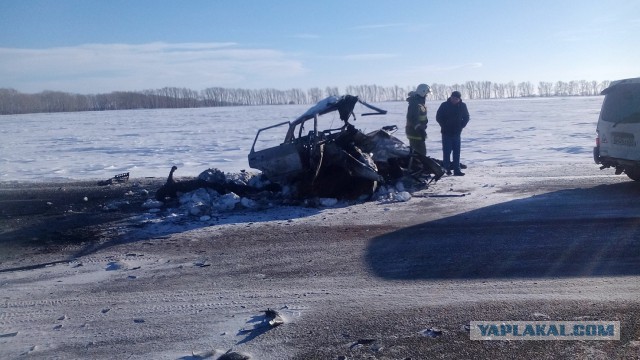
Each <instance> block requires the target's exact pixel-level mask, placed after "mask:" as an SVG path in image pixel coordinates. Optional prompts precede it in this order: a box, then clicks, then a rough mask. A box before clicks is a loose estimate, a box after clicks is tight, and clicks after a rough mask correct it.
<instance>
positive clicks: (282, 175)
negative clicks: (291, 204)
mask: <svg viewBox="0 0 640 360" xmlns="http://www.w3.org/2000/svg"><path fill="white" fill-rule="evenodd" d="M356 104H361V105H363V106H365V107H366V108H368V109H370V110H372V111H373V112H369V113H365V114H362V116H366V115H384V114H386V111H385V110H382V109H379V108H377V107H375V106H372V105H370V104H368V103H366V102H364V101H362V100H360V99H358V97H357V96H351V95H344V96H341V97H336V96H331V97H328V98H326V99H324V100H322V101H320V102H318V103H317V104H316V105H315V106H313V107H311V108H310V109H309V110H307V111H306V112H305V113H304V114H302V115H301V116H300V117H298V118H297V119H295V120H294V121H292V122H290V121H285V122H282V123H279V124H275V125H272V126H269V127H265V128H262V129H259V130H258V133H257V134H256V137H255V139H254V141H253V145H252V147H251V151H250V152H249V166H250V167H251V168H254V169H258V170H261V171H262V173H263V174H264V175H265V176H266V177H267V178H268V179H269V180H270V181H272V182H274V183H277V184H280V185H283V186H287V185H291V186H294V187H295V189H296V193H297V194H298V195H300V196H326V197H359V196H361V195H370V194H372V193H373V192H374V191H375V189H376V187H377V186H378V185H379V184H384V183H392V182H395V181H398V180H399V179H400V178H402V177H409V178H411V179H413V180H414V181H416V182H417V183H422V184H423V185H426V184H428V183H429V182H431V181H437V180H438V179H439V178H440V177H441V176H442V175H443V174H444V169H443V168H442V167H441V166H440V164H439V163H437V162H436V161H435V160H433V159H431V158H429V157H426V156H423V155H421V154H418V153H416V152H413V151H412V150H411V149H410V148H409V147H408V146H407V145H405V144H404V143H403V142H402V141H400V140H399V139H398V138H396V137H394V136H393V135H392V133H393V132H394V131H395V130H396V129H397V127H396V126H386V127H383V128H381V129H379V130H376V131H373V132H371V133H368V134H364V133H363V132H361V131H360V130H358V129H356V128H355V126H354V125H353V124H351V123H350V119H353V120H355V119H356V117H355V114H354V107H355V106H356ZM332 112H337V113H338V114H339V117H340V120H341V122H342V125H341V126H340V127H338V128H334V129H330V128H329V129H320V125H319V118H320V117H321V116H322V115H325V114H328V113H332ZM274 128H278V129H279V128H286V133H285V135H284V140H283V141H282V143H280V144H279V145H277V146H274V147H270V148H266V149H261V150H256V143H258V141H259V138H260V136H261V134H262V133H263V132H265V131H266V130H271V129H274Z"/></svg>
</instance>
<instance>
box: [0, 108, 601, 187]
mask: <svg viewBox="0 0 640 360" xmlns="http://www.w3.org/2000/svg"><path fill="white" fill-rule="evenodd" d="M364 100H365V101H366V99H364ZM466 102H467V104H468V107H469V111H470V113H471V122H470V123H469V126H468V127H467V129H466V130H465V131H464V132H463V145H462V160H463V162H464V163H466V164H469V165H471V166H473V167H478V166H481V165H525V166H526V165H537V164H541V163H547V164H550V163H553V164H563V163H570V164H575V163H581V162H584V163H585V164H589V165H588V166H595V164H593V160H592V158H591V151H592V148H593V145H594V143H595V140H594V138H595V127H596V122H597V119H598V113H599V111H600V106H601V104H602V97H601V96H595V97H567V98H531V99H505V100H466ZM439 103H440V102H439V101H428V102H427V106H428V111H429V113H428V115H429V121H430V125H429V128H428V137H429V139H428V141H427V148H428V152H429V155H430V156H432V157H435V158H438V159H440V158H442V155H441V147H440V133H439V131H440V129H439V127H438V124H437V123H436V122H435V113H436V110H437V108H438V106H439ZM375 105H376V106H379V107H381V108H383V109H385V110H388V114H387V115H385V116H369V117H362V116H359V114H360V113H361V112H366V111H365V110H366V109H364V108H359V107H356V111H359V110H363V111H360V112H356V117H357V120H356V121H355V123H354V124H355V125H356V127H357V128H359V129H361V130H363V131H365V132H368V131H373V130H376V129H378V128H380V127H382V126H385V125H397V126H398V128H399V131H398V133H397V134H396V135H398V137H399V138H400V139H402V140H404V141H406V138H405V136H404V130H403V128H404V121H405V120H404V118H405V111H406V103H405V102H391V103H381V104H375ZM309 107H310V105H282V106H253V107H224V108H200V109H171V110H131V111H107V112H80V113H55V114H29V115H4V116H0V122H2V128H1V129H0V181H13V180H18V181H25V180H26V181H40V180H47V181H51V180H69V179H74V180H89V179H108V178H111V177H112V176H114V175H116V174H119V173H123V172H130V175H131V177H134V178H136V177H165V176H167V174H168V172H169V169H170V168H171V166H172V165H176V166H178V168H179V170H178V172H177V173H176V175H177V176H179V177H180V176H196V175H198V174H199V173H200V172H202V171H204V170H206V169H208V168H218V169H220V170H222V171H224V172H238V171H240V170H242V169H245V170H249V165H248V162H247V155H248V153H249V150H250V149H251V146H252V144H253V139H254V137H255V134H256V132H257V130H258V129H259V128H261V127H265V126H269V125H273V124H276V123H279V122H283V121H292V120H294V119H295V118H296V117H298V116H299V115H301V114H302V113H303V112H304V111H306V110H307V109H308V108H309ZM334 114H335V113H334ZM327 116H334V115H327ZM334 125H335V126H334V127H338V126H339V125H340V120H339V119H338V118H337V116H336V118H335V120H334ZM267 134H268V135H270V136H272V140H271V141H272V143H268V144H257V146H272V145H275V144H277V143H278V142H279V141H281V140H282V139H283V137H284V130H282V131H280V132H269V133H267ZM261 139H262V138H261ZM265 139H266V138H265Z"/></svg>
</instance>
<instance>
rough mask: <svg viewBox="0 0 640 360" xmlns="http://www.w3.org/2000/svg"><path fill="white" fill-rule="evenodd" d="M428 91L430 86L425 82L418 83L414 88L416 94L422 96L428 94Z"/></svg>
mask: <svg viewBox="0 0 640 360" xmlns="http://www.w3.org/2000/svg"><path fill="white" fill-rule="evenodd" d="M430 92H431V88H430V87H429V85H427V84H420V85H418V87H417V88H416V91H415V93H416V94H418V95H420V96H422V97H425V96H427V94H429V93H430Z"/></svg>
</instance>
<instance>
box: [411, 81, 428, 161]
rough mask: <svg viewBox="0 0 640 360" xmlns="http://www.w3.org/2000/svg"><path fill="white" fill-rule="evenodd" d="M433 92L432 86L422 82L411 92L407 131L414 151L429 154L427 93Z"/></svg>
mask: <svg viewBox="0 0 640 360" xmlns="http://www.w3.org/2000/svg"><path fill="white" fill-rule="evenodd" d="M430 92H431V88H430V87H429V85H427V84H420V85H418V87H417V88H416V90H415V91H411V92H410V93H409V97H408V98H407V102H408V103H409V105H408V106H407V125H406V127H405V132H406V134H407V139H409V147H411V148H412V149H413V151H415V152H417V153H419V154H422V155H425V156H426V155H427V145H426V144H425V140H426V138H427V123H428V122H429V119H427V106H426V105H425V100H426V98H427V95H428V94H429V93H430Z"/></svg>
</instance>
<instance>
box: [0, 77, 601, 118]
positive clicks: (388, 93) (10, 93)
mask: <svg viewBox="0 0 640 360" xmlns="http://www.w3.org/2000/svg"><path fill="white" fill-rule="evenodd" d="M609 83H610V82H609V81H603V82H597V81H586V80H580V81H569V82H563V81H558V82H556V83H551V82H539V83H538V85H537V86H535V85H533V84H532V83H530V82H521V83H518V84H516V83H514V82H509V83H493V82H491V81H467V82H465V83H463V84H453V85H444V84H431V91H432V93H431V95H430V98H431V99H435V100H446V99H447V98H448V96H449V95H450V94H451V92H452V91H454V90H458V91H460V92H461V93H462V96H463V98H465V99H504V98H518V97H534V96H540V97H551V96H591V95H598V94H600V92H601V91H602V90H603V89H605V88H606V87H607V86H609ZM344 90H345V91H344V93H343V94H350V95H357V96H359V97H360V98H361V99H363V100H365V101H368V102H385V101H399V100H404V99H405V98H406V97H407V95H408V94H409V92H410V91H412V90H413V87H399V86H390V87H384V86H378V85H359V86H347V87H346V88H345V89H344ZM331 95H340V92H339V90H338V88H337V87H326V88H325V89H321V88H317V87H315V88H310V89H307V90H302V89H289V90H277V89H257V90H250V89H232V88H222V87H212V88H207V89H204V90H201V91H194V90H190V89H186V88H177V87H165V88H162V89H156V90H144V91H115V92H112V93H109V94H96V95H82V94H71V93H66V92H60V91H43V92H41V93H37V94H24V93H20V92H18V91H16V90H14V89H2V88H0V115H7V114H26V113H42V112H73V111H104V110H128V109H171V108H197V107H216V106H246V105H281V104H315V103H316V102H318V101H319V100H321V99H323V98H325V97H327V96H331Z"/></svg>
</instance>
